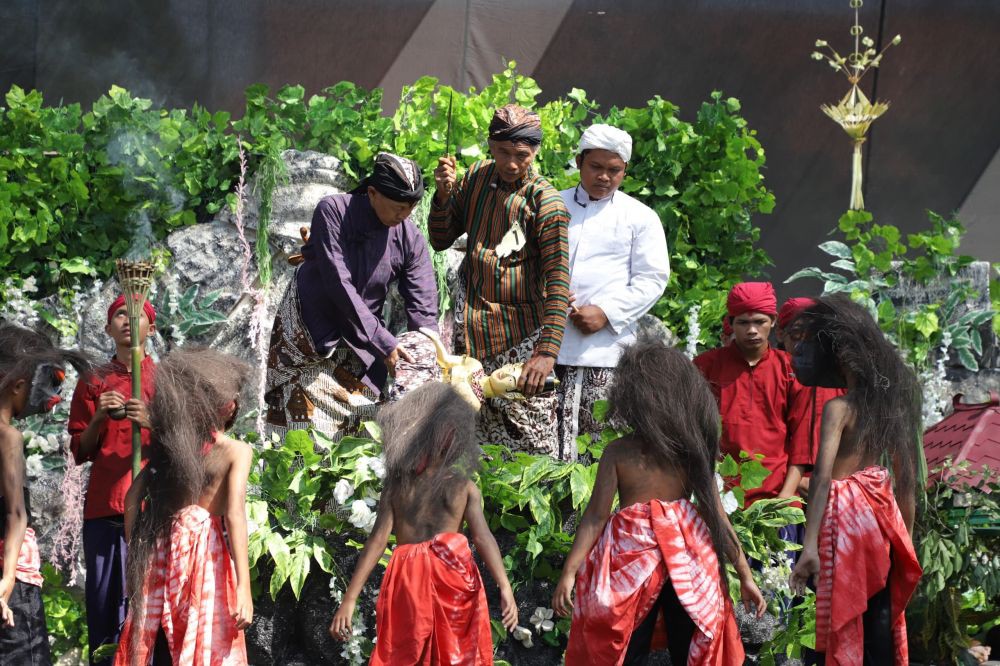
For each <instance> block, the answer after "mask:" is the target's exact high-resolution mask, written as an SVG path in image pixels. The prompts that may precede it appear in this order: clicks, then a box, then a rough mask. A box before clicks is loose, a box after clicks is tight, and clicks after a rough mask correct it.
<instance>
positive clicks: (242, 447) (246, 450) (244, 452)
mask: <svg viewBox="0 0 1000 666" xmlns="http://www.w3.org/2000/svg"><path fill="white" fill-rule="evenodd" d="M215 446H216V447H217V448H218V449H219V450H220V451H221V452H222V453H223V454H224V455H225V457H226V458H227V459H228V460H230V461H232V462H240V461H248V460H250V459H251V458H253V449H252V448H251V447H250V445H249V444H247V443H246V442H244V441H241V440H239V439H233V438H232V437H229V436H227V435H220V436H219V437H217V438H216V440H215Z"/></svg>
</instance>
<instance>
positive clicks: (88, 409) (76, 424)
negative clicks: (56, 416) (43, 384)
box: [66, 375, 103, 465]
mask: <svg viewBox="0 0 1000 666" xmlns="http://www.w3.org/2000/svg"><path fill="white" fill-rule="evenodd" d="M100 394H101V391H100V386H99V380H98V379H97V378H96V377H94V375H89V376H87V377H82V378H81V379H80V381H78V382H77V383H76V388H75V389H73V400H72V402H70V407H69V423H68V424H67V427H66V429H67V430H69V449H70V451H71V452H72V453H73V460H75V461H76V464H77V465H82V464H83V463H85V462H90V461H93V460H94V458H95V457H96V456H97V453H98V451H99V450H100V447H99V446H98V447H96V448H95V449H94V451H93V452H92V453H91V454H89V455H87V456H83V455H81V453H80V437H81V436H82V435H83V431H84V430H86V429H87V426H88V425H90V421H91V419H93V418H94V412H96V411H97V399H98V397H99V396H100ZM102 436H103V435H102Z"/></svg>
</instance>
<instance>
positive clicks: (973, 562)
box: [907, 466, 1000, 663]
mask: <svg viewBox="0 0 1000 666" xmlns="http://www.w3.org/2000/svg"><path fill="white" fill-rule="evenodd" d="M949 472H952V473H954V474H955V476H954V478H953V479H952V480H951V481H950V482H948V483H945V482H942V481H940V480H935V481H934V482H933V483H932V484H931V485H930V487H929V489H928V492H927V504H926V507H925V509H924V511H922V512H921V513H920V515H919V516H918V517H917V525H916V529H915V532H916V535H917V541H916V549H917V555H918V557H919V558H920V565H921V566H922V567H923V570H924V574H923V577H922V578H921V580H920V587H919V588H918V590H917V593H916V594H915V595H914V600H913V602H912V603H911V605H910V607H909V608H908V610H907V615H908V617H909V618H911V620H912V624H913V625H914V629H915V630H916V631H914V632H913V633H914V635H916V636H918V637H919V642H920V645H921V647H922V650H923V651H924V652H926V656H927V657H930V658H932V659H934V660H944V661H946V662H948V663H961V662H960V659H961V658H962V653H963V652H964V650H965V648H966V647H968V645H969V640H968V637H969V636H970V635H973V634H974V633H975V628H976V627H978V626H979V625H982V624H983V623H984V622H987V621H990V620H995V619H996V618H997V617H998V616H1000V610H998V607H1000V556H998V553H1000V500H998V499H997V497H998V493H1000V483H998V482H997V477H996V475H995V473H993V472H992V471H990V470H986V475H985V477H984V478H982V479H981V480H977V481H974V482H971V483H970V482H968V481H967V479H968V477H967V476H966V471H965V469H964V468H956V467H951V466H949ZM973 592H974V594H970V593H973ZM966 599H967V600H969V601H970V603H965V602H964V601H965V600H966Z"/></svg>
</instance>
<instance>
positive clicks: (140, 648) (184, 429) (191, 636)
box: [115, 348, 253, 666]
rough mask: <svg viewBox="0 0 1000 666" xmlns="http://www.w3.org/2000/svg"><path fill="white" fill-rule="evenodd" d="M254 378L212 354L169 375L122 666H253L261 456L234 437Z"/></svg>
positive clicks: (172, 366)
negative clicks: (256, 483)
mask: <svg viewBox="0 0 1000 666" xmlns="http://www.w3.org/2000/svg"><path fill="white" fill-rule="evenodd" d="M249 371H250V368H249V366H247V365H246V364H245V363H243V362H242V361H239V360H238V359H236V358H234V357H231V356H227V355H225V354H222V353H219V352H215V351H212V350H209V349H203V348H192V349H179V350H175V351H173V352H172V353H171V354H170V355H169V356H168V357H167V358H166V359H165V360H164V361H163V362H162V363H161V364H160V365H159V368H158V370H157V375H156V381H157V384H156V395H155V396H154V397H153V402H152V405H151V406H150V419H151V421H152V433H153V435H152V441H151V442H150V451H149V464H148V466H147V467H146V468H145V469H144V470H143V471H142V472H141V473H140V474H139V476H137V477H136V479H135V481H134V482H133V483H132V486H131V487H130V488H129V490H128V494H127V495H126V496H125V534H126V536H127V538H128V548H129V553H128V566H127V582H128V591H129V594H130V598H129V611H128V619H127V620H126V621H125V626H124V628H123V629H122V637H121V642H120V643H119V647H118V651H117V653H116V654H115V664H116V666H125V665H126V664H132V665H133V666H147V665H148V664H149V663H150V659H151V658H152V657H154V656H155V659H154V663H155V664H156V666H162V665H163V664H176V666H209V665H211V666H244V665H245V664H246V663H247V653H246V645H245V642H244V637H243V630H244V629H245V628H246V627H247V626H249V625H250V622H251V620H252V618H253V602H252V600H251V598H250V571H249V564H248V559H247V521H246V487H247V476H248V475H249V473H250V463H251V460H252V458H253V452H252V451H251V449H250V447H249V446H247V445H246V444H244V443H243V442H239V441H236V440H234V439H230V438H229V437H226V436H225V435H224V434H223V433H224V431H225V430H226V429H227V428H228V427H229V426H231V425H232V420H233V418H234V417H235V414H236V409H237V406H236V401H237V398H238V396H239V393H240V390H241V388H242V386H243V384H244V382H245V381H246V378H247V376H248V374H249ZM140 508H141V509H142V510H141V512H140ZM227 540H228V544H227Z"/></svg>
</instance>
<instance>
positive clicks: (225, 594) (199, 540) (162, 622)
mask: <svg viewBox="0 0 1000 666" xmlns="http://www.w3.org/2000/svg"><path fill="white" fill-rule="evenodd" d="M143 594H144V596H145V612H144V615H143V617H142V626H141V629H137V628H136V627H134V626H133V624H132V622H133V614H132V612H131V610H130V611H129V615H128V619H127V620H126V621H125V627H124V629H122V637H121V642H120V643H119V646H118V652H117V653H116V654H115V666H125V665H126V664H129V663H135V664H139V665H141V666H145V665H146V664H148V663H149V660H150V658H151V657H152V654H153V646H154V644H155V643H156V635H157V633H158V632H159V630H160V627H161V626H162V627H163V633H164V636H165V637H166V639H167V646H168V647H169V649H170V656H171V657H172V659H173V663H174V664H183V665H184V666H245V664H246V663H247V650H246V643H245V642H244V638H243V632H241V631H239V630H238V629H237V628H236V621H235V620H233V618H232V613H233V612H234V611H235V610H236V568H235V566H234V565H233V560H232V557H231V556H230V554H229V547H228V545H227V544H226V538H225V534H224V532H223V529H222V517H221V516H214V515H212V514H210V513H209V512H208V511H207V510H205V509H203V508H201V507H200V506H194V505H192V506H188V507H185V508H184V509H181V510H180V511H179V512H178V513H177V515H175V516H174V523H173V525H172V526H171V528H170V543H169V544H166V543H163V542H160V543H158V544H157V548H156V553H155V554H154V555H153V558H152V560H151V561H150V563H149V574H148V575H147V577H146V582H145V584H144V586H143ZM133 642H137V643H138V644H137V645H136V646H135V650H136V659H135V661H134V662H133V661H132V659H131V650H132V648H133V645H132V643H133Z"/></svg>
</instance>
